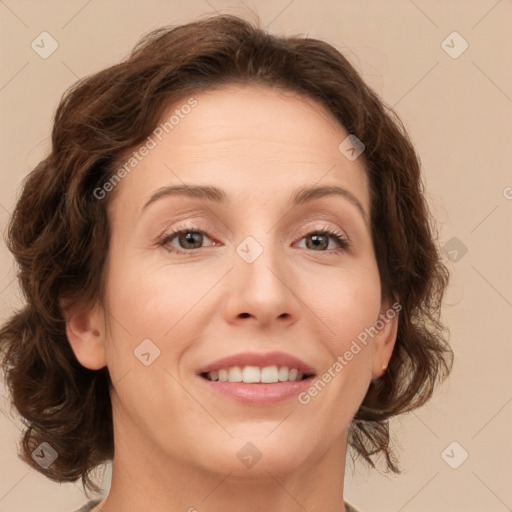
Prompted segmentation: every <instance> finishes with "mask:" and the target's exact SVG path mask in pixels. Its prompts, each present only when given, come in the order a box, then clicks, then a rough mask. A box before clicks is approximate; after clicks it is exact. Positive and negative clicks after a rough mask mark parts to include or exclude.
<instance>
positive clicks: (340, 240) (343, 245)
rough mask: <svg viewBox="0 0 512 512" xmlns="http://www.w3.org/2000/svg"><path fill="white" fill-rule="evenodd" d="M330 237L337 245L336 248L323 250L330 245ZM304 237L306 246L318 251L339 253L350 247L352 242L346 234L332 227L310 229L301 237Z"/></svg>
mask: <svg viewBox="0 0 512 512" xmlns="http://www.w3.org/2000/svg"><path fill="white" fill-rule="evenodd" d="M330 238H331V239H333V240H334V242H335V245H336V247H335V248H334V249H331V250H330V251H329V250H328V251H324V250H322V249H327V248H328V247H329V239H330ZM303 239H305V240H306V248H307V249H312V250H314V251H316V252H329V253H334V254H338V253H340V252H342V251H345V250H346V249H348V248H349V247H350V242H349V240H348V238H347V237H346V236H345V235H343V233H340V232H338V231H336V230H334V229H331V228H324V229H320V230H315V231H310V232H309V233H307V234H306V235H304V236H303V237H302V238H301V240H303Z"/></svg>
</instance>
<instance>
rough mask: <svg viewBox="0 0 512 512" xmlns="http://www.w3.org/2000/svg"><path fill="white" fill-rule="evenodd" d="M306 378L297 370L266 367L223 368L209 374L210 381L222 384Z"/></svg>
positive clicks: (283, 367) (268, 382)
mask: <svg viewBox="0 0 512 512" xmlns="http://www.w3.org/2000/svg"><path fill="white" fill-rule="evenodd" d="M303 377H304V373H303V372H301V371H300V370H297V368H291V369H289V368H288V367H287V366H281V367H278V366H276V365H273V366H265V367H264V368H260V367H259V366H243V367H240V366H232V367H231V368H222V369H220V370H213V371H211V372H209V373H208V374H207V377H206V378H207V379H208V380H218V381H220V382H246V383H251V384H252V383H259V382H261V383H264V384H270V383H274V382H287V381H299V380H302V378H303Z"/></svg>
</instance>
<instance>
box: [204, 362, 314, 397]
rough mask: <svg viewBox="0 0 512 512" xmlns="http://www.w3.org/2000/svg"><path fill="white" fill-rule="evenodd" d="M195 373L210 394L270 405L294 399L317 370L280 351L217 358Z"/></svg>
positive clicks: (306, 386) (305, 387)
mask: <svg viewBox="0 0 512 512" xmlns="http://www.w3.org/2000/svg"><path fill="white" fill-rule="evenodd" d="M196 373H197V376H198V378H199V379H200V381H201V382H203V383H204V384H205V385H206V389H208V390H209V392H210V393H212V395H211V396H217V397H223V398H224V399H226V398H227V399H228V400H235V401H236V402H239V403H243V404H246V405H253V406H270V405H273V404H277V403H279V402H282V401H285V400H290V399H293V398H296V397H297V395H298V394H299V393H301V392H303V391H304V390H306V389H307V388H308V387H309V386H310V385H311V381H312V380H313V379H314V377H315V376H316V373H317V372H316V370H315V369H313V368H312V367H311V366H309V365H307V364H306V363H305V362H304V361H302V360H300V359H298V358H297V357H295V356H292V355H291V354H286V353H284V352H270V353H265V354H263V353H257V352H246V353H241V354H234V355H232V356H228V357H225V358H223V359H219V360H217V361H215V362H213V363H211V364H209V365H207V366H204V367H202V368H200V369H199V370H197V372H196Z"/></svg>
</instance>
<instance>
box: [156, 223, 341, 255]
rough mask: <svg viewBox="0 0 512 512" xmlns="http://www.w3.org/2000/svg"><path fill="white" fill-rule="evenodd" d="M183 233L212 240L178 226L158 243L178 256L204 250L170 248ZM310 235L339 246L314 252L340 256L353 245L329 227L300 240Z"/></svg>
mask: <svg viewBox="0 0 512 512" xmlns="http://www.w3.org/2000/svg"><path fill="white" fill-rule="evenodd" d="M207 229H208V230H209V228H208V227H207ZM182 233H200V234H202V235H206V236H207V237H208V238H210V237H209V236H208V234H207V233H206V232H205V231H202V230H201V229H198V228H197V227H196V226H177V227H176V228H175V229H174V230H173V231H172V232H170V233H166V234H164V235H163V236H162V238H161V240H160V242H159V243H158V245H160V246H162V247H164V249H165V250H166V251H168V252H171V253H176V254H184V253H194V252H196V251H199V250H200V249H203V248H202V247H200V248H197V249H176V248H175V247H172V248H170V247H169V246H168V243H169V242H170V241H171V240H173V239H174V238H175V237H176V236H177V235H180V234H182ZM308 235H329V236H330V237H331V238H333V239H334V240H335V242H336V244H337V245H338V247H337V248H336V249H331V250H326V251H314V252H319V253H328V254H330V255H332V254H339V253H341V252H344V251H346V250H347V249H349V248H350V245H351V243H350V241H349V239H348V238H347V237H346V236H345V235H343V234H342V233H340V232H338V231H336V230H335V229H332V228H328V227H327V228H323V229H318V230H314V231H309V232H308V233H306V234H305V235H303V236H302V237H301V238H300V240H302V239H303V238H305V237H306V236H308ZM210 240H211V238H210Z"/></svg>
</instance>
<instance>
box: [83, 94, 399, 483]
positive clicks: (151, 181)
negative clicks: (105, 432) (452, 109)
mask: <svg viewBox="0 0 512 512" xmlns="http://www.w3.org/2000/svg"><path fill="white" fill-rule="evenodd" d="M193 97H194V98H195V100H196V101H197V104H195V106H194V107H193V108H181V107H182V106H183V105H186V104H192V103H187V100H188V99H189V98H185V99H184V100H183V101H182V102H180V103H179V104H175V105H173V106H172V108H170V109H169V110H168V111H167V112H166V114H165V116H164V120H163V121H167V120H168V119H169V118H170V116H171V115H172V114H173V113H174V112H175V110H176V109H178V111H179V114H178V113H177V117H176V118H175V119H174V120H173V124H172V125H171V124H168V125H167V131H168V132H169V133H165V129H164V130H162V129H161V130H160V131H157V132H155V135H153V136H152V138H151V140H152V143H150V142H149V140H148V143H147V148H148V150H147V151H145V150H142V151H140V150H139V148H135V149H134V151H138V157H139V158H140V161H139V162H138V163H137V165H136V166H134V168H133V169H131V170H130V172H128V173H126V174H127V175H126V176H125V177H124V178H123V179H122V181H121V182H120V183H118V184H117V185H116V190H115V194H116V196H115V199H114V200H113V202H112V203H111V205H110V209H109V216H110V217H109V218H110V222H111V228H112V238H111V245H110V248H109V259H108V263H107V268H106V277H105V278H106V290H107V291H106V302H105V304H106V305H105V309H104V310H101V311H105V313H104V314H105V316H104V318H101V321H102V322H103V321H105V322H106V324H108V326H109V328H108V330H107V331H105V330H104V329H103V330H102V329H101V327H100V329H99V330H100V331H101V332H102V336H103V340H104V347H105V352H104V358H105V360H104V363H103V364H107V365H108V369H109V372H110V374H111V378H112V382H113V388H112V390H111V395H112V402H113V408H114V425H115V429H116V442H117V445H116V447H118V446H120V445H123V446H125V448H126V449H127V450H128V449H130V447H132V448H133V453H136V452H137V450H146V451H147V450H153V453H154V454H158V456H168V457H170V458H171V459H173V460H177V461H178V462H180V463H182V464H185V463H188V464H191V465H193V466H197V467H201V468H202V469H204V470H206V471H212V472H216V473H223V474H226V473H228V472H232V474H237V473H240V474H244V473H245V472H246V471H247V470H248V467H250V465H251V464H253V462H251V460H256V459H257V458H258V456H259V455H258V453H260V454H261V456H262V461H263V462H264V464H258V463H256V464H255V465H254V467H253V468H251V475H252V476H254V474H255V473H257V472H258V471H264V469H269V468H271V467H272V468H273V469H274V470H281V471H287V470H289V469H292V468H297V467H299V466H300V465H301V464H305V466H304V467H307V466H310V465H311V464H315V463H317V462H318V461H319V460H320V458H322V457H328V456H330V455H328V454H335V456H336V458H337V461H338V464H339V457H340V456H341V455H343V454H344V453H345V452H344V449H345V448H344V447H345V444H346V436H347V428H348V425H349V423H350V421H351V419H352V418H353V416H354V414H355V413H356V411H357V409H358V408H359V406H360V404H361V402H362V400H363V398H364V396H365V393H366V391H367V389H368V386H369V384H370V380H371V379H372V378H375V377H378V376H379V375H380V374H381V368H382V365H383V364H386V363H387V360H388V359H389V356H390V354H391V350H392V345H393V343H394V335H395V331H394V327H396V326H395V321H389V322H387V323H386V325H385V327H384V328H383V329H381V330H379V331H378V334H377V335H374V336H373V337H372V336H368V335H367V336H366V338H367V342H366V344H364V343H361V341H357V340H358V339H359V340H361V339H362V338H361V333H363V332H365V328H366V329H368V328H370V327H372V326H374V324H375V322H376V320H378V319H379V314H381V313H385V312H386V311H387V310H388V309H389V307H390V305H389V304H386V305H383V304H381V302H380V296H381V289H380V282H379V274H378V269H377V262H376V259H375V254H374V249H373V246H372V239H371V234H370V224H369V218H370V196H369V184H368V180H367V177H366V174H365V170H364V167H363V162H362V157H359V158H356V159H355V160H351V159H349V158H347V156H345V154H344V153H342V152H341V151H340V149H339V148H338V146H339V145H340V143H341V142H342V141H343V140H344V139H345V138H346V137H347V136H348V133H347V132H346V131H344V130H343V129H342V128H341V127H340V126H339V125H337V124H336V122H335V120H334V119H333V118H331V117H330V115H329V114H328V113H327V112H326V111H325V110H324V109H323V108H322V107H321V106H320V105H318V104H316V103H315V102H313V101H312V100H303V99H300V98H299V97H298V96H295V95H293V94H291V93H283V92H278V91H276V90H272V89H269V88H263V87H252V86H251V87H243V88H235V87H233V88H229V89H224V90H216V91H210V92H207V93H201V94H197V95H194V96H193ZM178 118H179V121H178V122H176V119H178ZM170 126H171V127H172V129H169V127H170ZM162 132H163V136H162ZM156 134H158V135H159V136H158V137H157V136H156ZM160 139H161V140H160ZM142 153H144V154H145V156H141V155H142ZM132 163H133V162H132ZM127 168H128V167H127ZM184 185H186V186H188V187H209V188H210V190H211V189H213V188H214V187H215V188H216V189H219V191H220V193H217V192H216V193H215V194H207V193H205V192H194V193H193V194H192V193H191V194H188V195H185V194H178V193H172V191H171V190H170V189H169V187H176V186H179V187H182V186H184ZM310 187H340V188H342V189H344V190H346V191H347V192H346V193H342V194H329V195H324V194H320V193H319V194H308V195H307V196H306V198H305V199H304V200H303V201H300V202H294V198H295V195H296V193H297V191H300V190H304V189H306V188H310ZM190 190H192V189H190ZM194 190H196V189H194ZM348 194H350V195H351V197H353V198H354V200H355V201H357V202H358V203H359V205H360V207H358V206H356V204H355V203H354V202H353V201H352V200H350V199H349V198H348ZM210 195H212V196H214V197H210ZM220 195H222V198H221V199H220V198H219V196H220ZM178 229H185V230H188V231H189V232H190V233H189V234H188V235H187V233H186V232H185V233H183V234H182V235H181V236H180V235H179V234H178V235H175V236H169V235H170V234H171V233H172V232H173V231H175V230H178ZM325 230H329V231H332V232H333V233H337V234H339V236H341V237H342V238H343V239H345V240H347V239H348V240H349V246H348V247H344V246H340V245H339V244H338V243H337V241H336V235H334V236H333V235H331V234H322V233H323V232H324V231H325ZM102 314H103V313H101V312H100V313H98V315H99V316H98V317H95V318H93V323H94V321H98V318H100V317H101V315H102ZM98 325H100V323H98ZM366 332H368V331H366ZM358 336H359V338H358ZM363 337H364V336H363ZM354 341H356V343H357V345H358V346H359V351H357V352H356V349H355V348H354ZM351 347H352V348H351ZM347 351H348V352H350V351H351V353H352V357H351V358H350V359H349V358H348V357H345V356H344V355H345V354H346V353H347ZM276 352H279V353H281V358H279V357H278V356H276V355H275V353H276ZM272 353H274V354H272ZM247 354H249V355H247ZM269 354H270V355H269ZM283 354H284V355H283ZM240 355H244V356H246V357H247V358H246V359H240V360H239V361H237V360H236V359H235V360H233V361H232V362H225V363H219V364H216V362H217V361H219V360H220V359H223V358H226V357H231V356H240ZM258 355H263V356H265V355H268V356H269V357H268V358H267V359H265V358H261V359H251V357H252V356H258ZM287 356H291V357H294V358H298V359H300V360H301V361H302V362H303V363H304V364H305V365H306V366H307V367H308V370H307V371H306V372H305V373H306V374H310V373H314V374H315V375H316V378H313V377H312V378H310V379H309V380H308V381H307V382H302V383H299V382H296V383H295V384H293V383H290V382H288V383H280V382H277V383H275V382H274V383H272V380H275V378H276V377H275V375H276V370H275V369H273V368H270V369H268V367H272V366H277V370H278V371H277V374H278V377H277V378H278V379H279V378H280V377H281V378H284V376H285V375H286V371H284V370H281V371H280V372H279V369H280V368H281V367H282V366H289V367H293V366H294V365H295V366H298V365H299V363H297V362H290V361H288V362H287V360H286V357H287ZM98 357H100V356H99V355H98ZM340 358H341V359H340ZM341 360H343V361H344V363H341ZM337 361H338V363H339V364H338V365H336V362H337ZM237 363H238V364H237ZM251 363H252V364H251ZM211 365H213V366H211ZM219 365H220V366H222V367H224V368H227V369H229V368H232V367H235V366H241V371H243V373H242V378H244V379H245V380H251V379H252V378H253V377H254V374H253V373H252V371H251V369H248V370H247V369H244V366H256V367H258V368H260V367H267V368H266V369H265V370H264V371H263V372H260V373H259V372H258V371H257V372H256V375H259V376H260V378H261V375H262V374H264V375H265V377H264V380H267V379H268V380H270V381H271V382H270V383H267V384H261V383H243V382H242V383H236V382H220V381H209V380H207V379H206V378H204V376H201V375H199V372H200V370H202V369H205V368H206V369H207V368H217V369H218V366H219ZM340 365H341V369H340ZM220 373H221V378H222V379H224V378H225V372H220ZM325 373H328V374H330V375H331V379H329V380H330V382H328V383H325V381H324V385H323V386H318V388H319V390H317V393H316V394H315V392H314V391H313V392H311V393H310V392H309V391H308V390H309V389H310V388H311V387H312V386H313V385H314V383H315V381H317V380H318V379H320V380H321V377H322V375H323V374H325ZM228 375H230V376H231V378H232V379H233V380H237V376H239V375H240V372H238V370H236V369H234V370H232V371H231V374H228ZM210 376H211V377H213V378H215V377H216V375H215V372H213V375H210ZM293 376H294V372H293V371H292V372H289V373H288V378H290V377H293ZM326 380H327V379H326ZM299 393H300V397H299ZM249 442H250V443H252V445H248V444H246V443H249ZM253 445H254V446H253ZM135 446H137V448H135ZM255 447H256V448H255ZM241 449H242V451H241V452H240V450H241ZM244 450H245V451H244ZM154 456H156V455H154ZM247 456H249V458H247ZM251 456H252V457H253V458H252V459H251V458H250V457H251ZM244 457H245V458H244ZM333 460H334V459H333Z"/></svg>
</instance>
